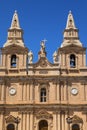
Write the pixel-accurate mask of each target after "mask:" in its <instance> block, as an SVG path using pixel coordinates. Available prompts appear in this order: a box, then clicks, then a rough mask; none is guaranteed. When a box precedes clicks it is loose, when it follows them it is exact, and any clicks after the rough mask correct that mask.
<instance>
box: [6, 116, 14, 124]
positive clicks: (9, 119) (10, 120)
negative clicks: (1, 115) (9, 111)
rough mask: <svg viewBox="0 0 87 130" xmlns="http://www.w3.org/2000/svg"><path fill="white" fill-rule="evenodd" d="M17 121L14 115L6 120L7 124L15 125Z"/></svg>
mask: <svg viewBox="0 0 87 130" xmlns="http://www.w3.org/2000/svg"><path fill="white" fill-rule="evenodd" d="M15 121H16V118H15V117H14V116H12V115H10V116H8V117H7V118H6V123H8V122H13V123H15Z"/></svg>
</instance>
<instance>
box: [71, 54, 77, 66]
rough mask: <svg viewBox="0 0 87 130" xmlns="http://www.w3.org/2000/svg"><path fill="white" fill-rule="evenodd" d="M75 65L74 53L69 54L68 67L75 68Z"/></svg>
mask: <svg viewBox="0 0 87 130" xmlns="http://www.w3.org/2000/svg"><path fill="white" fill-rule="evenodd" d="M75 67H76V57H75V55H74V54H71V55H70V68H75Z"/></svg>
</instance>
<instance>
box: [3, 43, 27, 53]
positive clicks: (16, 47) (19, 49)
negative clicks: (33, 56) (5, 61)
mask: <svg viewBox="0 0 87 130" xmlns="http://www.w3.org/2000/svg"><path fill="white" fill-rule="evenodd" d="M27 52H28V48H26V47H22V46H19V45H16V44H12V45H9V46H6V47H3V48H2V53H8V54H9V53H10V54H11V53H27Z"/></svg>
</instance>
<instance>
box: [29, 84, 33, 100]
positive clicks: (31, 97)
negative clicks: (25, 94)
mask: <svg viewBox="0 0 87 130" xmlns="http://www.w3.org/2000/svg"><path fill="white" fill-rule="evenodd" d="M30 101H31V102H32V101H33V86H32V84H31V85H30Z"/></svg>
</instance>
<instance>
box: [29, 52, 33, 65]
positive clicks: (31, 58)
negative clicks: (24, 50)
mask: <svg viewBox="0 0 87 130" xmlns="http://www.w3.org/2000/svg"><path fill="white" fill-rule="evenodd" d="M32 62H33V53H32V51H29V53H28V63H29V64H31V63H32Z"/></svg>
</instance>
